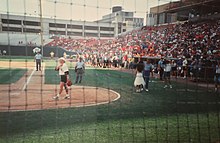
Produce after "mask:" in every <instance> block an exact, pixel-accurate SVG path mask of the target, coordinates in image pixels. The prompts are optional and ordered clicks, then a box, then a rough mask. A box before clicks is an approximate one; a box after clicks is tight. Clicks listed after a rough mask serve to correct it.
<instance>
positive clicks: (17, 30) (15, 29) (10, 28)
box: [2, 26, 22, 32]
mask: <svg viewBox="0 0 220 143" xmlns="http://www.w3.org/2000/svg"><path fill="white" fill-rule="evenodd" d="M2 31H11V32H22V30H21V28H18V27H4V26H3V27H2Z"/></svg>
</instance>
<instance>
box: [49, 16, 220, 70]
mask: <svg viewBox="0 0 220 143" xmlns="http://www.w3.org/2000/svg"><path fill="white" fill-rule="evenodd" d="M47 46H60V47H63V48H65V49H67V50H68V51H73V52H76V53H79V54H80V55H82V56H83V57H84V58H85V61H89V62H90V63H91V64H93V65H97V66H98V65H100V63H101V62H102V63H106V62H107V63H110V62H111V63H113V65H114V66H116V67H118V66H119V65H121V64H123V65H125V67H129V64H130V63H133V62H134V57H154V58H161V57H164V58H176V59H180V58H187V59H190V60H194V59H197V60H200V59H202V60H204V59H205V60H216V59H218V58H219V57H220V20H215V21H205V22H199V23H189V22H184V23H178V24H167V25H162V26H154V27H147V26H145V27H142V28H139V29H135V30H133V31H130V32H127V33H124V34H121V35H119V36H118V37H116V38H114V39H95V38H90V39H72V38H59V37H56V38H54V40H53V41H52V42H50V43H48V44H47Z"/></svg>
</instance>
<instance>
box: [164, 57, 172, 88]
mask: <svg viewBox="0 0 220 143" xmlns="http://www.w3.org/2000/svg"><path fill="white" fill-rule="evenodd" d="M164 65H165V67H164V79H165V86H164V88H167V87H168V84H169V86H170V88H172V85H171V82H170V73H171V69H172V64H171V61H170V60H166V62H165V64H164Z"/></svg>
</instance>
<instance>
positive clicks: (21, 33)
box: [0, 14, 117, 45]
mask: <svg viewBox="0 0 220 143" xmlns="http://www.w3.org/2000/svg"><path fill="white" fill-rule="evenodd" d="M42 22H43V24H42V26H43V27H41V23H40V18H39V17H31V16H19V15H7V14H0V37H1V38H0V39H1V40H0V44H1V45H7V44H8V42H9V41H10V45H17V44H18V43H19V42H22V39H24V37H26V38H28V40H27V41H30V42H31V43H32V44H36V45H40V36H39V35H40V32H41V29H43V35H44V40H48V39H49V38H50V37H52V36H68V37H73V38H74V37H75V38H77V37H80V38H82V37H84V38H87V37H94V38H113V37H114V36H116V35H117V34H116V33H115V29H114V28H115V26H114V24H113V23H104V22H87V21H74V20H61V19H51V18H42ZM7 34H9V35H10V40H8V36H7ZM25 34H26V35H28V36H25Z"/></svg>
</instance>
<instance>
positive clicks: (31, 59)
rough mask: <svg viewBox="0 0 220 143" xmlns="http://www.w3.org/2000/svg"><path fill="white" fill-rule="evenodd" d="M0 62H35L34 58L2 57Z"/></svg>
mask: <svg viewBox="0 0 220 143" xmlns="http://www.w3.org/2000/svg"><path fill="white" fill-rule="evenodd" d="M0 61H16V62H25V61H34V56H0Z"/></svg>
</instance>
